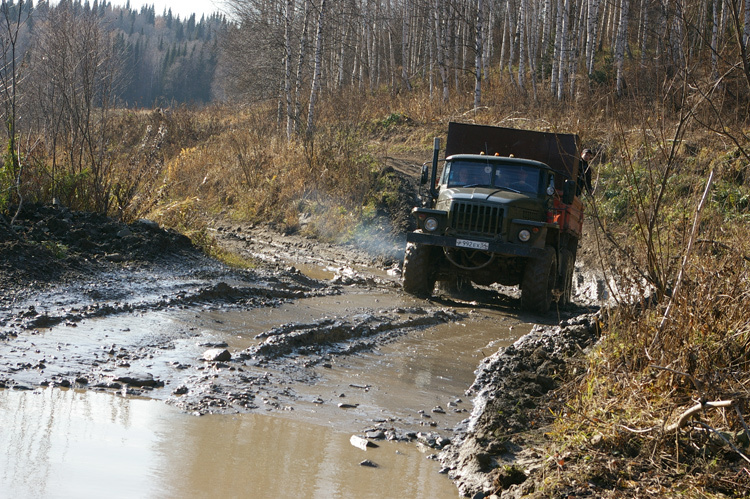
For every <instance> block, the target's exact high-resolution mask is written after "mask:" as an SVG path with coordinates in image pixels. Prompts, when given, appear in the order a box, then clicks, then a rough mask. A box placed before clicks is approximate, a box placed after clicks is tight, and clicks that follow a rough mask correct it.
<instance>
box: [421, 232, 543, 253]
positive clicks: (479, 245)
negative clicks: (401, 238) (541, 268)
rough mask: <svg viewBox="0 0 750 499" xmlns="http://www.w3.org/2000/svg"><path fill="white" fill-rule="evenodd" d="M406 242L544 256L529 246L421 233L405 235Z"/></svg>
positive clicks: (538, 250)
mask: <svg viewBox="0 0 750 499" xmlns="http://www.w3.org/2000/svg"><path fill="white" fill-rule="evenodd" d="M406 240H407V241H408V242H410V243H417V244H429V245H432V246H442V247H448V248H461V249H474V250H479V251H486V252H488V253H496V254H499V255H503V256H509V257H521V258H533V257H537V256H542V255H543V254H544V249H543V248H534V247H532V246H531V245H528V246H525V245H520V244H511V243H498V242H492V241H479V240H476V239H469V238H460V237H451V236H438V235H433V234H424V233H421V232H409V233H408V234H407V235H406Z"/></svg>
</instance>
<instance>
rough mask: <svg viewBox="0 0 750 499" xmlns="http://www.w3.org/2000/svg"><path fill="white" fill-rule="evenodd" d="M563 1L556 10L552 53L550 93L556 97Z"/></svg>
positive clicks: (559, 0) (558, 3)
mask: <svg viewBox="0 0 750 499" xmlns="http://www.w3.org/2000/svg"><path fill="white" fill-rule="evenodd" d="M562 2H563V0H557V9H555V47H554V51H553V52H552V74H551V76H550V89H549V91H550V93H551V94H552V95H555V94H556V93H557V78H558V76H559V72H560V48H561V41H562V40H561V34H562V25H563V21H562V18H563V8H562Z"/></svg>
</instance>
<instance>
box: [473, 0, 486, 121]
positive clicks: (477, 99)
mask: <svg viewBox="0 0 750 499" xmlns="http://www.w3.org/2000/svg"><path fill="white" fill-rule="evenodd" d="M483 14H484V3H483V0H477V32H476V45H475V46H476V55H475V60H474V70H475V72H476V80H475V82H474V109H478V108H479V106H480V104H481V103H482V47H483V46H484V45H483V43H482V17H483Z"/></svg>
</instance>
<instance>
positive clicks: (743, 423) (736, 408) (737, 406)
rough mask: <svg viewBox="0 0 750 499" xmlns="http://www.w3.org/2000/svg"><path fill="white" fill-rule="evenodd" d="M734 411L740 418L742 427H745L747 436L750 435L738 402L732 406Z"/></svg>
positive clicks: (749, 429)
mask: <svg viewBox="0 0 750 499" xmlns="http://www.w3.org/2000/svg"><path fill="white" fill-rule="evenodd" d="M734 412H736V413H737V417H738V418H740V423H742V427H743V428H744V429H745V433H747V435H748V437H750V428H748V427H747V423H745V417H744V416H743V415H742V410H741V409H740V405H739V404H737V405H735V406H734Z"/></svg>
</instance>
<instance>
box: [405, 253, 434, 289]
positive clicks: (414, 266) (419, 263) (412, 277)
mask: <svg viewBox="0 0 750 499" xmlns="http://www.w3.org/2000/svg"><path fill="white" fill-rule="evenodd" d="M434 249H435V248H434V247H433V246H429V245H424V244H416V243H406V253H405V254H404V291H406V292H407V293H409V294H411V295H415V296H420V297H429V296H432V290H433V289H434V288H435V268H434V264H435V256H434V254H435V251H434Z"/></svg>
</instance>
